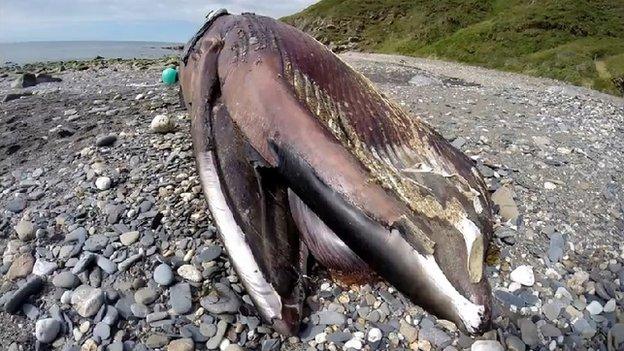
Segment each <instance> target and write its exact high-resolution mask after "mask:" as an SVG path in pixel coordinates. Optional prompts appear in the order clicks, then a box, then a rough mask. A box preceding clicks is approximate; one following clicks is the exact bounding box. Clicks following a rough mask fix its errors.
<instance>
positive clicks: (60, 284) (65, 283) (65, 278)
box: [52, 271, 80, 289]
mask: <svg viewBox="0 0 624 351" xmlns="http://www.w3.org/2000/svg"><path fill="white" fill-rule="evenodd" d="M78 284H80V280H79V279H78V277H77V276H76V275H75V274H73V273H72V272H70V271H63V272H61V273H59V274H57V275H55V276H54V278H52V285H54V286H56V287H57V288H63V289H73V288H75V287H76V286H78Z"/></svg>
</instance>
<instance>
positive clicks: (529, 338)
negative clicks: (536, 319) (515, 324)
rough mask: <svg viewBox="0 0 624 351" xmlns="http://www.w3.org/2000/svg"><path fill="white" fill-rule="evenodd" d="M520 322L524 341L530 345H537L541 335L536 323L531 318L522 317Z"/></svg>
mask: <svg viewBox="0 0 624 351" xmlns="http://www.w3.org/2000/svg"><path fill="white" fill-rule="evenodd" d="M519 324H520V333H521V334H522V341H523V342H524V343H525V344H527V345H529V346H530V347H534V346H537V344H538V343H539V336H538V333H537V326H536V325H535V323H533V321H531V320H530V319H521V320H520V322H519Z"/></svg>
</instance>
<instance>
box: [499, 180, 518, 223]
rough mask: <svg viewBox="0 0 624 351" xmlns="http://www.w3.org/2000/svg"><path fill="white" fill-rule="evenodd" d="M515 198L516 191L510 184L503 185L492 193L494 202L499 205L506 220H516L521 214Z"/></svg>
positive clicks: (500, 211)
mask: <svg viewBox="0 0 624 351" xmlns="http://www.w3.org/2000/svg"><path fill="white" fill-rule="evenodd" d="M513 198H514V191H513V189H512V188H511V187H509V186H502V187H500V188H498V189H497V190H496V191H495V192H494V194H492V202H494V204H496V205H498V207H499V213H500V215H501V217H502V218H503V220H504V221H511V222H515V221H516V219H517V218H518V216H519V215H520V212H519V211H518V206H517V205H516V202H515V201H514V199H513Z"/></svg>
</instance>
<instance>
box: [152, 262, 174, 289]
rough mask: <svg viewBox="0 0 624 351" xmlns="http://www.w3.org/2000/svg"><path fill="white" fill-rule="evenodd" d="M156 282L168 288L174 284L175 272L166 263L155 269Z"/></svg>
mask: <svg viewBox="0 0 624 351" xmlns="http://www.w3.org/2000/svg"><path fill="white" fill-rule="evenodd" d="M154 281H155V282H156V283H158V284H159V285H162V286H168V285H169V284H171V283H172V282H173V270H172V269H171V267H169V265H167V264H166V263H161V264H160V265H158V267H156V269H154Z"/></svg>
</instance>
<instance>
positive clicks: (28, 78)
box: [11, 73, 37, 88]
mask: <svg viewBox="0 0 624 351" xmlns="http://www.w3.org/2000/svg"><path fill="white" fill-rule="evenodd" d="M35 85H37V77H36V76H35V75H34V74H32V73H22V74H20V75H19V76H18V77H17V78H16V79H15V80H14V81H13V83H11V88H27V87H32V86H35Z"/></svg>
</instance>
